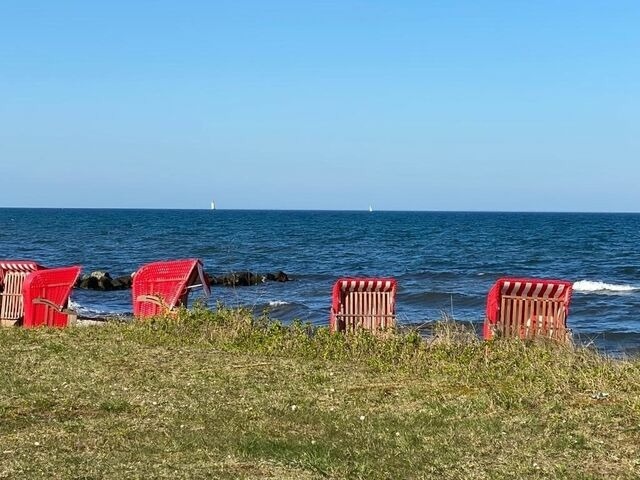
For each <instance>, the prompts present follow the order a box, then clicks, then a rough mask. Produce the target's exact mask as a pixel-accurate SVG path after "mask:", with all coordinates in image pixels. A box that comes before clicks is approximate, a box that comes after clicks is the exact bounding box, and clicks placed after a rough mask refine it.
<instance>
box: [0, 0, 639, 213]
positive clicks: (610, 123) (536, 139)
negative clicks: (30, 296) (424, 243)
mask: <svg viewBox="0 0 640 480" xmlns="http://www.w3.org/2000/svg"><path fill="white" fill-rule="evenodd" d="M0 165H1V166H0V185H1V188H0V206H5V207H6V206H19V207H22V206H25V207H28V206H33V207H142V208H208V206H209V203H210V201H211V200H215V201H216V203H217V205H218V207H219V208H257V209H263V208H265V209H270V208H278V209H289V208H291V209H366V208H368V206H369V204H372V205H373V206H374V209H378V210H506V211H512V210H516V211H532V210H533V211H636V212H637V211H640V2H639V1H637V0H634V1H615V0H609V1H589V0H582V1H517V0H509V1H478V0H469V1H454V0H451V1H445V0H442V1H428V0H423V1H415V2H413V1H402V0H395V1H392V0H388V1H380V0H378V1H376V0H370V1H364V0H361V1H354V0H335V1H311V0H308V1H305V0H291V1H278V0H255V1H243V0H232V1H178V0H174V1H157V0H153V1H151V0H150V1H141V0H135V1H133V0H127V1H114V0H109V1H85V0H82V1H65V0H61V1H49V0H46V1H41V2H34V1H29V0H16V1H13V0H0Z"/></svg>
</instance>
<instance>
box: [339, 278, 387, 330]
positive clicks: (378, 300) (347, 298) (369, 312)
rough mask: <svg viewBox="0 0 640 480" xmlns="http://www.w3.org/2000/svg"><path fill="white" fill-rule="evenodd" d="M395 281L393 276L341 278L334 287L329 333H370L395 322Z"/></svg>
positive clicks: (383, 328)
mask: <svg viewBox="0 0 640 480" xmlns="http://www.w3.org/2000/svg"><path fill="white" fill-rule="evenodd" d="M396 290H397V282H396V280H395V279H393V278H341V279H339V280H338V281H337V282H336V283H335V284H334V286H333V295H332V301H331V314H330V317H329V329H330V331H331V332H355V331H357V330H361V329H364V330H370V331H373V332H378V331H383V330H387V329H389V328H393V327H394V326H395V322H396V301H395V299H396Z"/></svg>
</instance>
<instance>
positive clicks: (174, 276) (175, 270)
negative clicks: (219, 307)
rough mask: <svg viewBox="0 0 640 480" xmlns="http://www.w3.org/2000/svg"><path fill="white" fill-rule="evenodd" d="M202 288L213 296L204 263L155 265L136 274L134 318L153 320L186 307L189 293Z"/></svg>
mask: <svg viewBox="0 0 640 480" xmlns="http://www.w3.org/2000/svg"><path fill="white" fill-rule="evenodd" d="M199 287H202V288H203V290H204V294H205V296H206V297H208V296H209V295H210V294H211V291H210V289H209V285H208V283H207V281H206V278H205V276H204V270H203V268H202V262H201V261H200V260H198V259H195V258H188V259H181V260H169V261H163V262H153V263H148V264H146V265H143V266H142V267H140V268H139V269H138V271H137V272H135V273H134V274H133V285H132V289H131V290H132V298H133V314H134V315H135V316H136V317H152V316H156V315H163V314H166V313H168V312H170V311H172V310H173V309H175V308H176V307H178V306H184V307H186V306H187V300H188V296H189V292H190V291H191V290H192V289H194V288H199Z"/></svg>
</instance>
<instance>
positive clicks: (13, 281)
mask: <svg viewBox="0 0 640 480" xmlns="http://www.w3.org/2000/svg"><path fill="white" fill-rule="evenodd" d="M44 268H45V267H43V266H42V265H39V264H37V263H36V262H32V261H23V260H0V325H9V326H10V325H14V324H15V323H16V322H17V321H18V320H19V319H21V318H22V317H23V316H24V302H23V297H22V285H23V284H24V279H25V277H26V276H27V274H28V273H30V272H34V271H36V270H42V269H44Z"/></svg>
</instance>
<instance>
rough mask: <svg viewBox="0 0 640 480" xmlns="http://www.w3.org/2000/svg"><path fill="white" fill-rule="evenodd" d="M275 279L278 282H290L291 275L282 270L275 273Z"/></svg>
mask: <svg viewBox="0 0 640 480" xmlns="http://www.w3.org/2000/svg"><path fill="white" fill-rule="evenodd" d="M274 277H275V278H274V280H275V281H276V282H288V281H289V280H290V278H289V275H287V274H286V273H284V272H283V271H282V270H280V271H279V272H278V273H276V274H275V275H274Z"/></svg>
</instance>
